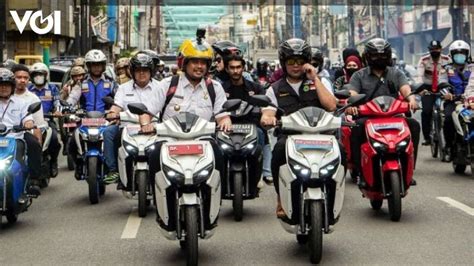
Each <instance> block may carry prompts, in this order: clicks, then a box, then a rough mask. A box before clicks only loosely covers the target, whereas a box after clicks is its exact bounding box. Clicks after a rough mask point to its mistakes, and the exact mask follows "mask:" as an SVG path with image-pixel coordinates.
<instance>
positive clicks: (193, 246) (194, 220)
mask: <svg viewBox="0 0 474 266" xmlns="http://www.w3.org/2000/svg"><path fill="white" fill-rule="evenodd" d="M198 214H199V212H198V207H197V206H185V207H184V222H185V228H186V236H185V237H184V240H185V242H186V244H185V251H186V265H197V264H198V227H199V224H198Z"/></svg>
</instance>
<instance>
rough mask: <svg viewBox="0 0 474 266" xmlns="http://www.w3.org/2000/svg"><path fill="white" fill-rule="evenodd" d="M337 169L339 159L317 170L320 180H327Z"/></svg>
mask: <svg viewBox="0 0 474 266" xmlns="http://www.w3.org/2000/svg"><path fill="white" fill-rule="evenodd" d="M338 167H339V158H336V159H335V160H333V161H332V162H330V163H328V164H326V165H325V166H323V167H321V168H319V177H320V178H327V177H331V176H332V175H334V173H335V172H336V171H337V168H338Z"/></svg>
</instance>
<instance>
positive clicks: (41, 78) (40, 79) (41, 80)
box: [33, 75, 46, 86]
mask: <svg viewBox="0 0 474 266" xmlns="http://www.w3.org/2000/svg"><path fill="white" fill-rule="evenodd" d="M33 82H34V83H35V84H36V85H40V86H41V85H44V83H45V82H46V79H45V77H44V76H43V75H38V76H36V77H34V79H33Z"/></svg>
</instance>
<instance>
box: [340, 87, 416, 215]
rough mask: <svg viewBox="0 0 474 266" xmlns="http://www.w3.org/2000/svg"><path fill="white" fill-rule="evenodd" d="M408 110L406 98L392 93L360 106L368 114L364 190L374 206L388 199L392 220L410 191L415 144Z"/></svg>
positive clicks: (379, 205)
mask: <svg viewBox="0 0 474 266" xmlns="http://www.w3.org/2000/svg"><path fill="white" fill-rule="evenodd" d="M409 110H410V109H409V104H408V103H407V102H405V101H403V100H400V99H395V98H393V97H390V96H380V97H377V98H374V99H373V100H371V101H369V102H367V103H365V104H363V105H361V106H359V115H360V116H363V117H368V119H367V121H366V123H365V131H366V134H367V141H366V142H365V143H363V144H362V146H361V165H362V167H361V169H362V175H363V176H364V179H365V182H366V183H367V186H366V187H364V188H361V191H362V193H363V196H364V197H366V198H368V199H369V200H370V204H371V206H372V208H373V209H374V210H378V209H380V208H381V207H382V203H383V200H384V199H387V200H388V210H389V213H390V218H391V220H392V221H399V220H400V217H401V212H402V200H401V199H402V198H403V197H405V196H406V195H407V193H408V189H409V188H410V184H411V181H412V177H413V169H414V160H415V158H414V146H413V143H412V140H411V134H410V129H409V127H408V124H407V122H406V120H405V116H404V114H405V113H407V112H408V111H409ZM346 137H348V136H346ZM348 138H350V137H348ZM346 148H347V147H346Z"/></svg>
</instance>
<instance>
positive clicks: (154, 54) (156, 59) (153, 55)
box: [137, 49, 161, 66]
mask: <svg viewBox="0 0 474 266" xmlns="http://www.w3.org/2000/svg"><path fill="white" fill-rule="evenodd" d="M140 53H142V54H146V55H148V56H149V57H151V59H152V60H153V63H154V64H155V66H158V65H159V64H160V62H161V60H160V57H159V56H158V53H157V52H155V51H153V50H150V49H147V50H141V51H140V52H138V53H137V54H140Z"/></svg>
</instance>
